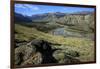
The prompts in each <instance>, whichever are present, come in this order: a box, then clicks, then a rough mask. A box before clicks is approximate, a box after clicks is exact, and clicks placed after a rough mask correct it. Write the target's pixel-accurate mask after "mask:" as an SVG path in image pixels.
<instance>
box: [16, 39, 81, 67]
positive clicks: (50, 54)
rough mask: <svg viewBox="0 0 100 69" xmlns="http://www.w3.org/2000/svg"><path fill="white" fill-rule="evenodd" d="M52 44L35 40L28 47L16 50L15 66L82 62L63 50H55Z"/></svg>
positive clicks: (20, 47) (23, 46)
mask: <svg viewBox="0 0 100 69" xmlns="http://www.w3.org/2000/svg"><path fill="white" fill-rule="evenodd" d="M51 44H52V43H49V42H47V41H44V40H37V39H34V40H32V41H31V42H29V43H27V44H26V45H21V46H19V47H17V48H15V64H16V65H21V66H23V65H32V64H49V63H78V62H80V61H79V60H78V59H77V58H76V56H73V55H72V54H68V53H66V52H64V51H63V49H58V48H55V49H53V48H52V45H51ZM69 53H70V52H69ZM75 54H77V53H75Z"/></svg>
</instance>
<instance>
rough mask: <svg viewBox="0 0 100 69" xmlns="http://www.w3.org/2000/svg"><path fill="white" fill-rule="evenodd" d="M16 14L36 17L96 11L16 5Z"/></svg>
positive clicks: (92, 9)
mask: <svg viewBox="0 0 100 69" xmlns="http://www.w3.org/2000/svg"><path fill="white" fill-rule="evenodd" d="M14 7H15V10H14V11H15V12H17V13H21V14H23V15H28V16H31V15H34V14H42V13H51V12H63V13H73V12H80V11H94V8H82V7H67V6H50V5H34V4H18V3H17V4H15V5H14Z"/></svg>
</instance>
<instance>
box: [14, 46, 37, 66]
mask: <svg viewBox="0 0 100 69" xmlns="http://www.w3.org/2000/svg"><path fill="white" fill-rule="evenodd" d="M35 51H36V48H35V47H34V46H28V45H22V46H19V47H17V48H16V49H15V64H16V65H20V64H21V63H22V62H24V61H25V60H27V59H28V58H29V56H31V54H32V53H35Z"/></svg>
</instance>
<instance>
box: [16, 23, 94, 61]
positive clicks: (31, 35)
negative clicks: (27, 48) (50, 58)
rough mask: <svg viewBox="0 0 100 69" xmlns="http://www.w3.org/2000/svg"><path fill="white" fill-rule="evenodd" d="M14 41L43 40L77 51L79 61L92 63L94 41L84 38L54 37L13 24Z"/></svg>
mask: <svg viewBox="0 0 100 69" xmlns="http://www.w3.org/2000/svg"><path fill="white" fill-rule="evenodd" d="M15 32H16V34H15V39H17V40H20V41H31V40H32V39H43V40H46V41H49V42H51V43H58V44H61V46H63V47H64V46H65V48H66V47H68V49H71V50H75V51H78V52H79V54H80V57H79V59H80V60H81V61H84V62H87V61H93V60H94V41H92V40H89V39H86V38H77V37H67V38H64V37H63V36H54V35H51V34H48V33H44V32H42V31H38V30H37V29H35V28H30V27H26V26H22V25H19V24H15Z"/></svg>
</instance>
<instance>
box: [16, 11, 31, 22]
mask: <svg viewBox="0 0 100 69" xmlns="http://www.w3.org/2000/svg"><path fill="white" fill-rule="evenodd" d="M14 21H15V22H32V20H31V19H30V17H29V16H24V15H22V14H19V13H16V12H15V13H14Z"/></svg>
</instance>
